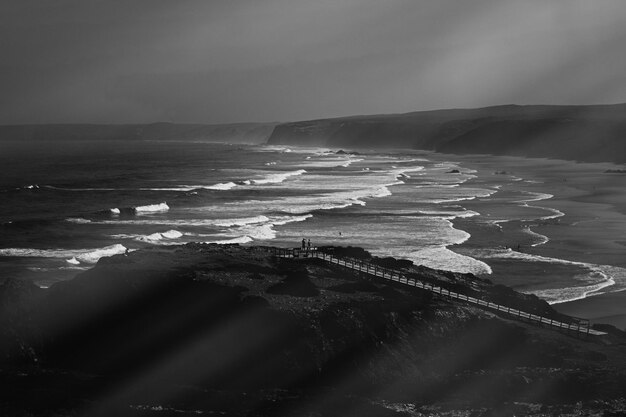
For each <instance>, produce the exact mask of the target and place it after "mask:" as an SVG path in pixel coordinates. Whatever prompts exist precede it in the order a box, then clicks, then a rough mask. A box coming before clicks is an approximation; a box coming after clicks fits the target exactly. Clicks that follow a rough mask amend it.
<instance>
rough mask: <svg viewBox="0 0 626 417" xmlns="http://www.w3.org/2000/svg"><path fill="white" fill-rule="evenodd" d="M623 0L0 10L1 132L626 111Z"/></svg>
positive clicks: (400, 0)
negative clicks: (554, 107)
mask: <svg viewBox="0 0 626 417" xmlns="http://www.w3.org/2000/svg"><path fill="white" fill-rule="evenodd" d="M624 18H626V1H624V0H593V1H589V0H516V1H512V0H427V1H426V0H384V1H382V0H315V1H311V0H167V1H166V0H106V1H104V0H45V1H42V0H0V124H30V123H149V122H155V121H169V122H196V123H230V122H239V121H294V120H304V119H315V118H324V117H333V116H346V115H354V114H380V113H403V112H410V111H419V110H430V109H439V108H459V107H482V106H489V105H498V104H510V103H515V104H598V103H618V102H626V24H624Z"/></svg>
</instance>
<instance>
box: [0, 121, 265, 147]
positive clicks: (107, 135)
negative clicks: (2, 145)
mask: <svg viewBox="0 0 626 417" xmlns="http://www.w3.org/2000/svg"><path fill="white" fill-rule="evenodd" d="M275 125H276V123H232V124H215V125H205V124H179V123H151V124H128V125H104V124H47V125H11V126H0V141H6V140H18V141H29V140H35V141H57V140H168V141H171V140H181V141H183V140H186V141H189V140H193V141H205V142H225V143H253V144H258V143H264V142H265V141H266V140H267V138H268V137H269V135H270V133H271V132H272V129H273V128H274V126H275Z"/></svg>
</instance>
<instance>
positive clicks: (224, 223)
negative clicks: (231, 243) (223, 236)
mask: <svg viewBox="0 0 626 417" xmlns="http://www.w3.org/2000/svg"><path fill="white" fill-rule="evenodd" d="M268 221H269V218H268V217H267V216H255V217H244V218H241V219H222V220H217V221H216V222H214V223H213V224H214V225H215V226H220V227H232V226H245V225H247V224H254V223H265V222H268Z"/></svg>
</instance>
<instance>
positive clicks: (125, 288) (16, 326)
mask: <svg viewBox="0 0 626 417" xmlns="http://www.w3.org/2000/svg"><path fill="white" fill-rule="evenodd" d="M324 250H326V251H330V252H332V253H334V254H335V255H336V256H351V257H355V258H360V259H365V260H367V261H369V262H373V263H376V264H378V265H380V266H384V267H387V268H393V269H397V270H401V271H403V273H405V274H410V275H413V276H416V277H419V279H421V280H424V281H427V282H434V283H437V285H442V286H445V287H446V288H450V289H454V290H455V291H459V292H464V293H468V294H472V295H474V296H479V297H482V298H484V299H487V300H492V301H498V302H503V303H507V304H509V305H513V306H516V307H519V308H523V309H525V310H526V311H532V312H534V313H536V314H542V315H545V316H548V317H554V318H556V319H563V318H564V317H563V316H562V315H560V314H559V313H557V312H556V311H554V310H553V309H552V308H551V307H550V306H549V305H548V304H547V303H545V302H544V301H542V300H540V299H538V298H537V297H535V296H531V295H523V294H519V293H516V292H515V291H513V290H511V289H510V288H507V287H503V286H499V285H494V284H492V283H491V282H490V281H488V280H486V279H481V278H478V277H475V276H473V275H471V274H458V273H451V272H446V271H438V270H433V269H429V268H425V267H421V266H415V265H413V264H412V263H411V262H410V261H406V260H395V259H393V258H382V259H381V258H373V257H372V256H371V255H370V254H369V253H368V252H366V251H364V250H363V249H359V248H339V247H328V248H325V249H324ZM602 330H604V331H606V332H608V333H609V334H608V335H606V336H602V337H600V338H596V337H591V336H589V337H587V338H585V337H575V336H574V335H572V334H565V333H562V332H558V331H554V330H551V329H549V328H544V327H541V326H537V325H533V324H530V323H526V322H523V321H519V320H515V319H512V318H511V317H510V316H506V315H498V314H495V313H493V312H489V311H486V310H482V309H479V308H477V307H475V306H471V305H468V304H464V303H463V302H460V301H455V300H448V299H443V298H438V297H437V296H435V295H433V294H432V293H429V292H426V291H422V290H419V289H415V288H411V287H408V286H405V285H400V284H397V283H393V282H389V281H384V280H378V279H375V278H372V277H369V278H368V277H367V276H364V275H359V274H357V273H354V272H351V271H349V270H346V269H343V268H341V267H338V266H333V265H331V264H328V263H326V262H324V261H322V260H320V259H306V258H305V259H282V258H276V257H273V256H271V253H270V252H269V251H268V250H267V249H266V248H263V247H241V246H238V245H207V244H187V245H184V246H175V247H155V248H150V249H145V250H143V249H142V250H140V251H136V252H132V253H129V254H126V255H116V256H113V257H110V258H102V259H101V260H100V261H99V262H98V264H97V265H96V266H95V267H94V268H93V269H91V270H89V271H86V272H84V273H81V274H79V275H78V276H77V277H76V278H74V279H73V280H71V281H65V282H61V283H57V284H55V285H53V286H51V287H50V288H49V289H40V288H37V287H36V286H34V285H33V284H30V283H28V282H24V281H19V280H16V279H11V278H8V279H5V280H4V281H2V282H0V386H2V387H3V396H2V397H0V414H1V415H35V416H52V415H79V416H83V415H84V416H92V415H93V416H95V415H116V416H124V415H132V416H146V415H159V416H161V415H192V414H193V415H196V414H211V415H213V414H217V415H254V416H274V415H281V416H291V415H316V416H364V415H367V416H402V417H409V416H416V415H433V416H436V415H447V416H451V415H459V416H460V415H476V416H487V415H513V414H517V415H562V414H568V415H570V414H571V415H580V414H585V413H587V414H593V413H596V414H597V413H601V412H603V411H604V412H606V413H619V412H621V411H624V410H626V392H624V387H625V386H626V354H625V352H626V351H625V349H626V336H625V335H624V333H623V332H621V331H619V330H617V329H615V328H613V327H611V326H603V327H602ZM606 413H605V414H604V415H617V414H606ZM585 415H586V414H585Z"/></svg>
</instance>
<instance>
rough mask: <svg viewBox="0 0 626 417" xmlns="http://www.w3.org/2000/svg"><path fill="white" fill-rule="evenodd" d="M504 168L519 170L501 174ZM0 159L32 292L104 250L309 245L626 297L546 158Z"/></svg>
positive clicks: (128, 145) (268, 149) (2, 241)
mask: <svg viewBox="0 0 626 417" xmlns="http://www.w3.org/2000/svg"><path fill="white" fill-rule="evenodd" d="M568 164H569V165H568ZM513 165H515V166H516V169H515V172H508V171H506V170H500V171H497V170H496V169H497V167H498V166H501V167H510V166H513ZM556 165H558V166H559V167H561V171H563V170H565V169H566V168H567V167H569V168H567V169H569V171H568V175H573V174H572V173H574V172H579V171H581V168H580V166H578V165H575V164H573V163H566V162H563V161H561V162H559V163H558V164H556ZM592 165H593V164H587V165H585V166H584V167H583V168H584V169H583V171H584V170H585V169H591V170H595V168H593V167H591V168H590V166H592ZM0 166H1V167H2V168H1V170H2V176H1V177H0V199H1V201H2V204H1V205H0V231H1V234H0V275H1V276H5V277H6V276H14V277H18V278H21V279H26V280H31V281H33V282H35V283H36V284H37V285H39V286H41V287H49V286H50V285H52V284H53V283H55V282H58V281H63V280H68V279H71V278H73V277H74V276H75V275H76V274H77V273H79V272H81V271H84V270H86V269H89V268H91V267H93V265H94V264H95V263H96V262H97V261H98V259H100V258H101V257H103V256H111V255H115V254H123V253H125V252H126V251H134V250H137V249H141V248H145V247H153V246H156V245H177V244H183V243H186V242H206V243H218V244H228V243H239V244H244V245H254V244H262V245H276V246H285V247H296V246H299V245H300V242H301V240H302V239H303V238H305V239H310V240H311V243H312V245H313V246H320V245H351V246H361V247H364V248H366V249H368V250H369V251H371V252H372V253H373V254H375V255H377V256H394V257H399V258H405V259H410V260H412V261H414V262H415V263H416V264H421V265H425V266H428V267H433V268H438V269H445V270H450V271H455V272H463V273H473V274H476V275H479V276H481V277H486V278H490V279H493V280H494V281H496V282H500V283H503V284H507V285H511V286H513V287H514V288H516V289H518V290H520V291H524V292H528V293H534V294H537V295H538V296H540V297H542V298H544V299H546V300H547V301H548V302H550V303H561V302H565V301H571V300H576V299H580V298H584V297H589V296H593V295H596V294H601V293H605V292H609V291H621V290H624V289H626V269H624V268H625V267H626V265H623V264H622V262H623V261H622V260H621V259H622V258H623V257H622V256H621V255H622V254H623V253H620V248H619V247H617V248H612V249H607V248H606V247H603V246H602V244H603V243H602V241H601V239H599V240H598V243H597V247H594V246H593V245H594V243H593V242H592V241H589V242H587V244H586V245H581V244H580V242H579V241H578V240H577V239H578V238H576V239H574V238H572V236H574V235H575V234H576V233H578V231H579V232H580V233H581V236H584V233H586V231H585V229H581V227H582V226H580V225H583V224H585V222H588V221H597V219H598V218H599V217H598V216H597V210H596V209H595V208H589V210H588V212H589V213H587V212H586V211H585V210H584V207H583V204H585V203H583V202H580V204H578V205H572V203H571V201H573V200H572V199H570V200H568V199H567V198H566V197H568V196H570V195H576V193H575V192H572V190H570V189H565V188H563V189H562V190H561V189H557V188H555V184H556V183H555V182H554V181H553V180H554V179H555V178H556V174H554V172H553V171H554V166H555V163H553V162H547V163H546V162H545V161H543V162H541V161H539V162H536V161H535V162H533V161H531V162H528V160H522V159H515V158H512V159H509V160H505V159H504V158H499V159H498V158H497V157H488V156H483V157H481V158H476V157H474V158H469V157H461V156H453V155H441V154H436V153H432V152H424V151H415V150H388V151H371V150H358V152H353V153H344V152H338V151H337V149H327V148H305V147H291V148H290V147H287V146H263V145H229V144H213V143H203V142H182V141H176V142H174V141H173V142H163V141H154V142H150V141H135V142H124V141H114V142H98V141H87V142H79V141H72V142H54V143H52V142H43V141H42V142H28V143H19V142H3V143H0ZM494 167H496V168H494ZM585 167H586V168H585ZM581 172H582V171H581ZM594 172H595V171H594ZM598 172H599V171H598ZM582 174H584V175H587V174H585V173H584V172H582ZM582 174H581V175H582ZM559 181H560V180H559ZM558 185H559V186H561V185H562V184H561V183H559V184H558ZM570 188H571V187H570ZM555 189H556V190H557V191H555ZM559 190H561V191H562V194H563V198H562V199H561V200H559V195H558V192H561V191H559ZM568 192H569V193H570V194H568ZM568 198H569V197H568ZM566 200H567V201H566ZM559 201H561V203H562V204H561V207H558V206H559V204H558V202H559ZM563 207H567V208H568V209H569V208H570V207H571V208H572V210H573V211H572V213H574V212H575V215H574V216H573V217H572V214H571V213H569V212H568V210H565V209H563ZM585 213H587V214H585ZM594 213H595V214H594ZM600 217H601V216H600ZM620 219H621V218H620ZM622 220H623V219H622ZM620 221H621V220H620ZM623 223H624V224H620V225H618V227H617V230H618V232H619V233H621V230H622V229H620V228H621V227H626V226H625V225H626V222H623ZM566 228H567V232H565V230H566ZM587 232H588V231H587ZM563 233H566V234H565V235H564V234H563ZM567 233H569V235H568V234H567ZM572 233H573V234H574V235H572ZM554 234H555V235H559V234H560V236H562V238H561V239H555V238H554V236H553V235H554ZM566 235H567V236H568V237H567V238H565V237H564V236H566ZM622 247H623V246H622ZM611 250H614V252H615V253H613V252H611ZM594 251H596V252H597V253H599V252H598V251H602V257H598V256H595V255H594V254H593V252H594ZM590 253H591V254H590Z"/></svg>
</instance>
